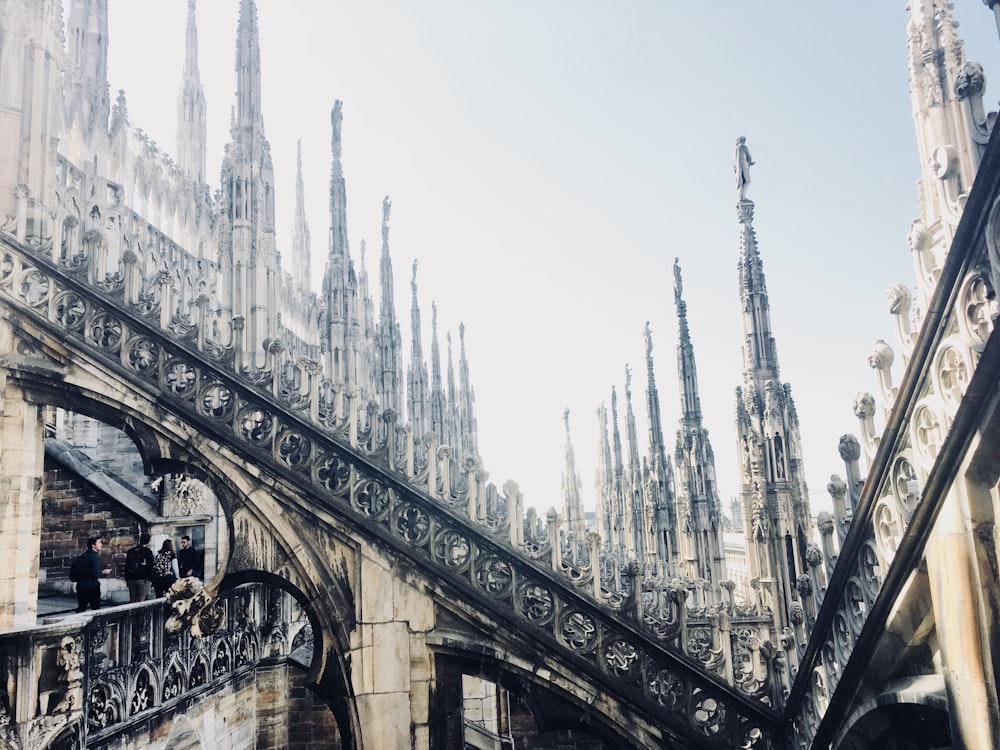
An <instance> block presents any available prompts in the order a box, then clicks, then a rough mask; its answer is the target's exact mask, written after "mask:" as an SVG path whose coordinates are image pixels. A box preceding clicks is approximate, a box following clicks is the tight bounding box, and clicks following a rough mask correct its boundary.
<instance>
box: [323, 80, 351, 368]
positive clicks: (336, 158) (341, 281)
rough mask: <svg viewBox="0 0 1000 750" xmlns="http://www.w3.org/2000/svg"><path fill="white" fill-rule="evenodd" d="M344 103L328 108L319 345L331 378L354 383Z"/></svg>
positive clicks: (336, 102) (335, 103)
mask: <svg viewBox="0 0 1000 750" xmlns="http://www.w3.org/2000/svg"><path fill="white" fill-rule="evenodd" d="M342 107H343V103H342V102H341V101H340V100H339V99H338V100H337V101H335V102H334V103H333V109H332V110H331V111H330V127H331V131H332V133H331V138H330V150H331V153H332V164H331V167H330V238H329V248H328V254H327V259H326V267H325V269H324V271H323V301H324V303H325V305H326V318H325V320H324V324H323V330H322V332H321V335H322V344H321V345H322V348H323V351H324V353H325V356H326V363H327V372H329V373H330V377H331V378H333V380H334V382H342V383H353V382H355V380H356V377H355V372H354V369H355V365H354V361H353V360H354V358H355V353H354V351H353V347H354V342H352V341H351V340H350V339H351V336H352V326H353V323H354V318H353V316H354V311H355V309H356V307H357V299H356V298H357V293H358V290H357V278H356V276H355V272H354V264H353V262H352V261H351V254H350V248H349V246H348V242H347V188H346V185H345V182H344V169H343V165H342V163H341V127H342V125H343V122H344V114H343V109H342Z"/></svg>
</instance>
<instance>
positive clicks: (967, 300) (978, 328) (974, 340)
mask: <svg viewBox="0 0 1000 750" xmlns="http://www.w3.org/2000/svg"><path fill="white" fill-rule="evenodd" d="M956 305H957V309H958V310H959V312H960V313H961V314H960V315H957V316H956V320H957V322H958V330H959V335H960V336H961V339H962V342H963V343H964V344H965V345H966V346H968V347H969V348H970V349H971V350H972V351H974V352H976V353H981V352H982V351H983V349H984V348H985V347H986V342H987V341H988V340H989V338H990V334H991V333H993V318H994V315H995V313H996V300H995V298H994V289H993V283H992V280H991V279H990V269H989V265H988V264H985V265H982V266H980V267H978V268H976V269H975V271H974V272H973V273H971V274H970V275H969V276H967V277H966V278H965V279H964V280H963V282H962V286H961V288H960V290H959V296H958V302H957V303H956Z"/></svg>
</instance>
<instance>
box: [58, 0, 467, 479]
mask: <svg viewBox="0 0 1000 750" xmlns="http://www.w3.org/2000/svg"><path fill="white" fill-rule="evenodd" d="M69 18H70V24H69V32H70V35H71V45H70V48H71V50H72V55H73V59H74V60H75V61H76V63H77V64H75V65H74V66H73V67H72V70H73V71H74V72H73V73H72V74H71V76H70V77H71V80H72V81H73V82H74V83H73V85H74V86H75V87H76V88H77V89H78V90H79V91H81V92H82V93H81V94H80V97H79V98H80V99H81V101H84V100H85V101H87V102H91V104H90V105H88V107H87V108H86V114H87V115H88V117H89V116H90V113H91V110H92V109H93V107H94V106H95V105H94V104H93V103H95V102H96V106H97V107H98V108H99V107H100V106H101V105H100V102H101V101H103V99H102V98H101V95H100V93H101V92H102V91H103V92H104V93H105V94H106V91H107V62H106V58H107V50H106V44H107V3H106V0H72V4H71V7H70V13H69ZM235 70H236V100H235V103H234V106H233V108H232V118H231V123H230V140H229V143H228V144H227V145H226V146H225V153H224V157H223V161H222V168H221V174H220V182H221V185H220V190H219V192H218V194H217V198H216V200H215V201H214V202H212V203H211V205H210V214H211V220H210V221H209V222H208V223H207V225H206V226H205V227H203V228H202V229H201V234H200V236H198V237H196V238H194V239H192V240H191V241H190V242H188V243H187V244H188V246H189V250H190V252H192V253H196V254H197V255H198V256H199V257H205V258H207V259H209V260H211V261H213V262H215V263H217V266H218V271H219V278H218V285H217V299H215V300H212V302H213V303H214V304H216V305H217V309H216V310H215V316H216V317H215V323H216V326H217V327H218V328H219V329H220V330H223V331H225V330H233V329H236V328H238V327H240V326H242V327H243V328H244V331H245V340H246V342H247V349H248V352H247V365H246V366H247V367H248V368H249V369H250V370H251V371H252V370H254V369H255V368H259V367H262V366H263V365H264V362H265V359H266V347H267V345H268V342H270V341H280V342H281V345H282V346H283V347H284V348H285V350H286V351H287V352H288V353H289V354H290V355H291V356H290V357H288V358H287V359H288V360H289V361H292V362H294V361H296V360H297V359H300V358H303V357H304V358H306V359H311V360H314V361H316V362H317V364H318V365H319V366H321V367H322V370H323V372H324V374H325V375H326V376H327V377H328V378H329V379H330V380H331V381H332V383H334V384H336V385H338V386H343V387H344V388H345V392H346V393H347V394H348V396H349V398H350V399H351V403H352V405H353V408H356V409H357V410H358V411H359V413H366V412H368V411H369V407H370V406H371V405H376V406H377V408H378V410H379V411H386V410H389V411H391V412H392V413H393V414H395V415H396V419H397V421H398V422H400V423H405V422H406V421H407V420H408V421H409V423H410V425H411V427H412V431H413V438H414V441H415V443H416V445H417V447H418V448H417V449H418V452H420V451H421V450H422V449H423V448H422V446H423V445H424V440H425V438H426V437H427V436H428V435H429V434H430V433H435V434H436V435H437V437H438V441H439V442H440V443H442V444H445V445H449V446H450V447H451V448H452V449H453V451H454V452H455V455H456V456H458V457H465V456H469V455H471V456H474V457H475V458H476V459H477V460H478V443H479V440H478V434H477V429H478V428H477V423H476V416H475V394H474V391H473V388H472V385H471V381H470V376H469V364H468V361H467V360H466V355H465V329H464V326H460V327H459V341H458V364H457V374H456V365H455V363H454V358H453V352H452V335H451V333H450V332H449V333H447V335H446V343H447V348H446V358H447V360H446V363H443V362H442V356H441V352H442V347H441V345H440V344H439V341H438V326H437V308H436V306H435V307H434V308H433V316H432V317H433V319H432V331H431V339H432V340H431V362H430V367H429V368H428V365H427V363H426V362H425V359H424V355H423V349H422V345H421V341H422V338H423V332H422V329H421V317H420V307H419V303H418V299H417V284H416V267H417V266H416V262H414V265H413V278H412V282H411V289H412V296H413V298H412V306H411V331H410V333H411V340H410V350H411V356H410V360H409V362H408V363H407V362H404V359H403V340H402V334H401V329H400V322H399V320H398V318H397V315H396V309H395V301H394V287H393V269H392V259H391V256H390V250H389V216H390V210H391V205H392V204H391V202H390V200H389V198H388V197H386V198H385V200H384V201H383V206H382V208H383V214H382V246H381V254H380V258H379V284H378V287H379V292H380V296H381V300H380V306H379V309H378V314H377V315H376V312H375V310H376V307H375V303H374V301H373V298H372V295H371V293H370V290H369V283H368V275H367V271H366V269H365V243H364V241H363V240H362V242H361V252H360V262H359V263H358V264H355V261H354V259H353V258H352V256H351V250H350V244H349V240H348V236H349V235H348V229H347V188H346V180H345V178H344V170H343V164H342V161H341V156H342V151H343V149H342V130H343V118H344V115H343V104H342V102H340V101H336V102H335V103H334V105H333V108H332V110H331V115H330V121H331V122H330V124H331V154H332V164H331V172H330V197H329V207H330V234H329V242H328V245H329V247H328V255H327V259H326V263H325V268H324V273H323V278H322V288H321V291H320V292H319V293H318V294H317V293H314V292H312V291H310V278H311V260H310V258H311V252H312V251H311V235H310V231H309V224H308V221H307V219H306V215H305V185H304V181H303V178H302V145H301V141H300V142H299V143H298V144H297V154H296V156H297V173H296V193H295V214H294V228H293V236H292V242H291V248H290V252H289V253H288V254H287V258H288V260H290V263H289V264H288V267H285V265H283V263H282V257H281V254H280V253H279V252H278V242H277V239H276V232H275V219H274V217H275V203H276V196H275V190H274V166H273V163H272V159H271V147H270V143H269V142H268V140H267V138H266V136H265V131H264V117H263V112H262V106H261V54H260V34H259V29H258V20H257V9H256V3H255V2H254V0H240V9H239V18H238V25H237V31H236V62H235ZM120 107H121V111H122V114H123V116H124V95H121V96H120ZM105 109H107V108H105ZM81 111H82V110H81ZM98 114H100V113H98ZM107 119H108V118H107V114H105V115H104V119H103V122H104V123H105V124H106V123H107ZM98 122H101V120H100V119H98ZM98 130H100V129H99V128H98ZM206 132H207V118H206V106H205V95H204V91H203V88H202V85H201V81H200V77H199V65H198V32H197V23H196V2H195V0H188V13H187V26H186V36H185V60H184V70H183V82H182V85H181V90H180V94H179V98H178V132H177V138H178V150H177V152H178V158H177V162H176V167H177V169H178V170H180V172H181V173H183V175H184V178H185V179H186V180H187V185H188V188H189V189H190V190H191V191H192V192H194V193H197V194H198V195H207V193H208V190H207V186H206V185H205V181H206V172H205V163H206V143H207V137H206ZM195 244H197V245H198V246H200V247H201V248H202V249H201V251H200V252H199V251H196V249H195V247H194V245H195ZM404 367H405V372H404ZM428 369H429V370H430V377H428Z"/></svg>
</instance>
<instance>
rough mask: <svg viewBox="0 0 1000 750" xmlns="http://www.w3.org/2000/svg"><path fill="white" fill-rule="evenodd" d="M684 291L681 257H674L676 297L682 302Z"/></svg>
mask: <svg viewBox="0 0 1000 750" xmlns="http://www.w3.org/2000/svg"><path fill="white" fill-rule="evenodd" d="M683 293H684V284H683V282H682V281H681V265H680V258H674V298H675V299H676V300H677V301H678V302H680V300H681V295H682V294H683Z"/></svg>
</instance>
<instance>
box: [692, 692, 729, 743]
mask: <svg viewBox="0 0 1000 750" xmlns="http://www.w3.org/2000/svg"><path fill="white" fill-rule="evenodd" d="M729 720H730V717H729V711H728V708H727V706H726V704H725V703H723V702H722V701H720V700H719V698H718V697H717V696H714V695H710V694H708V693H705V692H703V691H701V690H698V691H696V692H695V694H694V695H693V696H692V697H691V725H692V726H693V727H694V728H695V729H697V730H698V731H699V732H701V733H702V734H703V735H705V736H706V737H718V736H721V735H724V734H725V733H726V731H727V730H728V728H729Z"/></svg>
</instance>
